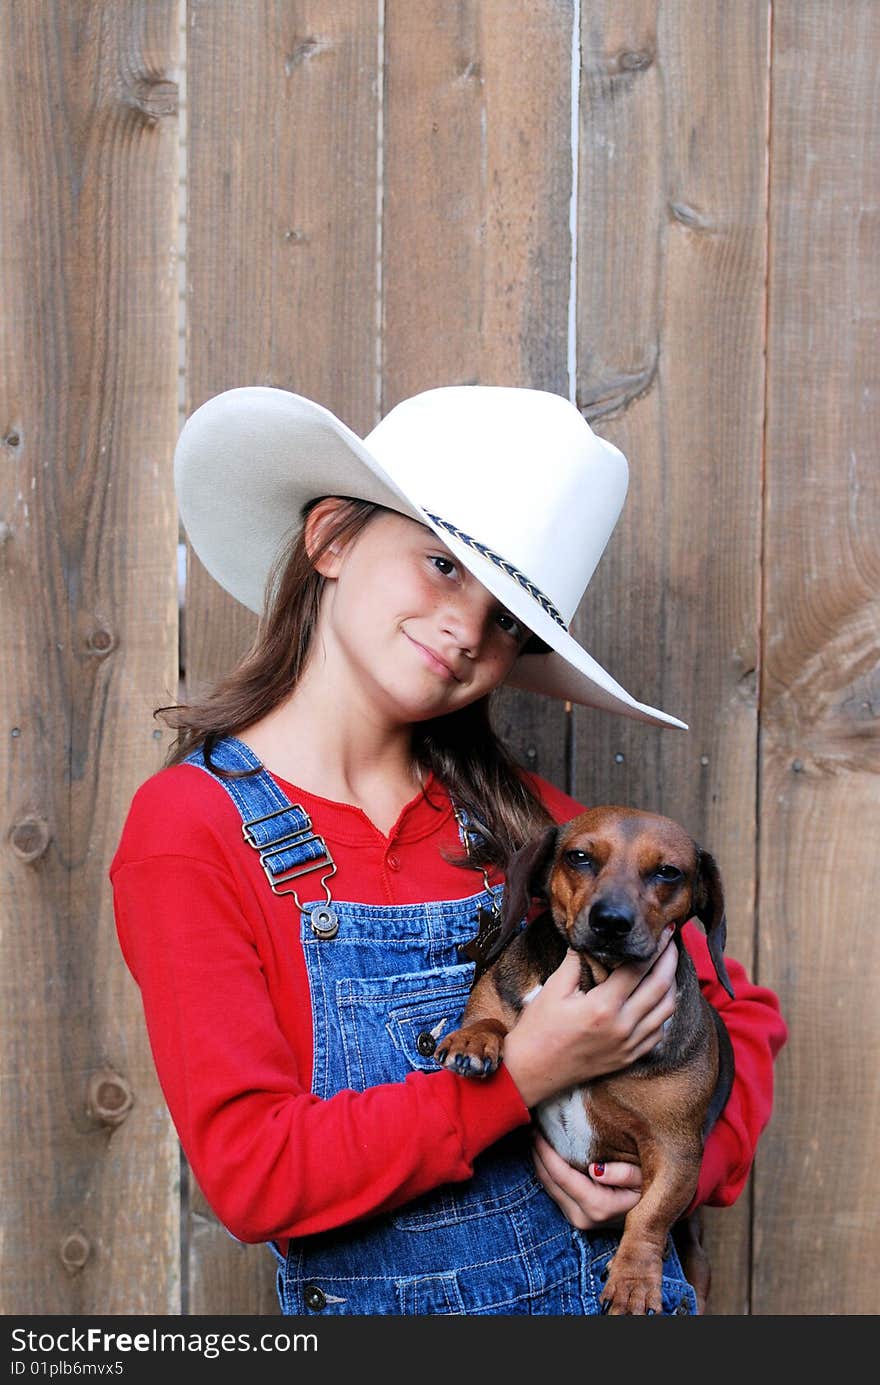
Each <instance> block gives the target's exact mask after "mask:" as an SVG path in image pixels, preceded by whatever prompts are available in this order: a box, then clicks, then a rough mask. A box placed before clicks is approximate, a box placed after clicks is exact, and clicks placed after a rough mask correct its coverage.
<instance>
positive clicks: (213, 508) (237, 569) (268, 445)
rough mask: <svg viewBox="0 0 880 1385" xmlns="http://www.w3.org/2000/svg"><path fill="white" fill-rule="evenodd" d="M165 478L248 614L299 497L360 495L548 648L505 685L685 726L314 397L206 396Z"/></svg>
mask: <svg viewBox="0 0 880 1385" xmlns="http://www.w3.org/2000/svg"><path fill="white" fill-rule="evenodd" d="M249 463H250V464H251V465H249ZM257 463H258V464H257ZM174 479H175V486H176V489H177V497H178V504H179V507H180V517H181V520H182V522H183V525H184V528H185V530H186V532H187V535H188V537H189V540H190V542H191V544H192V546H193V549H194V550H195V552H196V554H197V555H198V557H199V559H200V561H201V562H202V564H203V565H204V567H205V568H206V569H207V571H208V572H209V573H210V575H211V576H212V577H213V578H214V579H215V580H216V581H217V582H218V583H219V584H220V586H221V587H223V588H224V589H225V590H226V591H228V592H229V593H230V595H232V596H233V597H235V599H236V600H237V601H240V602H241V603H242V605H244V606H246V607H247V608H248V609H249V610H251V611H254V612H255V613H257V614H259V613H260V612H261V611H262V610H263V607H264V603H265V601H266V599H267V597H268V595H269V593H268V592H267V591H266V582H267V577H268V574H269V570H270V567H271V564H272V562H273V559H274V558H275V556H276V555H277V553H278V552H279V550H280V548H281V545H282V544H283V543H284V542H285V541H286V540H287V539H288V538H289V537H290V534H291V531H292V530H295V529H298V528H299V526H300V524H301V522H302V511H303V507H304V506H305V505H307V504H308V503H309V502H310V501H313V500H316V499H318V498H320V497H321V496H326V495H339V496H351V497H354V498H357V499H362V500H369V501H372V502H374V503H375V504H378V505H383V506H386V507H387V508H389V509H392V510H396V511H398V512H399V513H400V514H403V515H406V516H407V517H408V518H410V519H414V520H416V521H417V522H418V523H420V524H424V525H425V526H426V527H427V528H429V529H431V530H432V531H433V532H434V533H435V534H436V535H437V537H438V539H440V541H441V542H442V544H443V545H444V546H445V547H446V548H448V549H449V551H450V552H451V553H452V554H453V555H454V557H456V558H457V559H458V560H459V562H461V563H462V564H463V565H464V566H465V567H466V568H467V570H468V571H469V572H471V573H472V574H473V576H474V577H476V578H477V580H478V581H479V582H481V583H482V584H483V586H485V587H486V588H487V589H488V590H489V591H491V593H492V594H493V596H495V597H497V599H498V600H499V601H500V602H501V603H502V605H503V606H505V607H506V609H507V610H508V611H510V612H511V614H512V615H514V616H515V617H516V619H517V620H519V621H521V622H522V623H523V624H524V625H525V626H526V627H527V628H528V629H529V630H531V631H532V633H533V634H534V635H536V636H537V637H538V638H539V639H540V640H542V641H543V642H544V643H545V644H546V645H548V646H549V647H550V652H549V653H547V654H522V655H520V657H519V659H517V661H516V663H515V665H514V667H513V669H512V671H511V673H510V675H509V676H508V679H507V682H508V683H509V684H510V685H511V686H513V687H518V688H524V689H527V690H530V691H532V692H539V693H544V694H546V695H547V696H550V697H556V698H562V699H565V700H567V701H571V702H577V703H580V704H583V705H586V706H593V707H601V708H605V709H607V710H609V711H614V712H618V713H622V714H623V715H625V716H628V717H632V718H634V719H636V720H640V721H645V722H648V723H650V724H653V725H657V726H675V727H679V728H681V729H682V730H687V726H686V723H685V722H683V721H679V720H678V718H676V717H673V716H670V715H669V714H668V713H666V712H662V711H660V710H659V709H657V708H655V707H650V706H647V705H646V704H645V703H641V702H638V701H637V700H636V699H635V698H634V697H632V696H631V695H630V694H629V693H628V692H627V691H626V689H625V688H623V687H621V685H620V684H619V683H617V682H616V681H615V679H613V678H612V677H611V675H610V674H609V673H607V672H606V670H605V669H603V668H602V667H601V665H600V664H598V663H597V662H596V660H595V659H593V658H592V657H591V655H589V654H588V653H587V651H586V650H585V649H583V648H582V647H581V646H580V645H579V644H578V643H577V641H576V640H575V639H573V638H572V636H571V635H569V634H568V631H567V630H566V629H565V627H564V626H562V625H560V624H559V623H558V622H557V621H556V620H554V618H553V617H552V616H551V615H550V614H548V613H547V611H545V610H544V609H543V608H542V607H541V606H540V605H539V604H538V603H537V602H536V601H535V600H533V599H532V598H531V597H530V596H529V594H528V592H527V591H526V590H524V588H523V586H522V585H521V584H520V583H518V582H517V581H516V580H514V578H512V577H511V576H510V575H509V574H508V573H507V572H506V571H505V570H504V567H503V566H501V564H500V563H499V562H498V561H493V558H492V557H489V556H485V554H484V553H481V552H480V551H479V550H478V549H477V548H475V547H473V546H472V545H471V544H468V543H466V542H464V541H463V540H462V539H460V538H458V537H457V536H456V535H455V534H454V533H451V532H450V531H449V530H448V528H446V527H441V526H440V525H438V524H436V523H435V522H434V520H433V519H432V517H431V516H430V515H429V514H428V513H427V512H426V511H425V510H423V509H422V507H421V506H420V505H418V504H416V503H415V502H414V501H413V500H412V499H411V498H410V496H408V495H407V494H406V493H405V492H404V490H403V489H402V488H401V487H400V486H399V485H398V484H397V483H396V482H395V480H394V479H393V477H391V476H390V475H389V474H388V473H387V471H386V470H385V469H384V468H383V467H382V465H381V464H380V462H379V461H378V460H377V458H376V457H375V456H374V455H373V454H372V453H371V451H370V449H369V447H368V446H367V445H366V444H365V442H364V440H363V439H361V438H360V437H358V435H357V434H356V433H355V432H353V431H352V429H350V428H349V427H348V426H347V425H346V424H344V423H343V422H342V421H341V420H340V419H338V418H337V417H336V415H335V414H333V413H332V412H331V411H330V410H329V409H327V408H325V407H324V406H323V405H321V404H317V403H315V402H314V401H313V400H311V399H307V398H305V397H304V396H302V395H298V394H293V393H291V392H289V391H287V390H281V389H276V388H274V387H271V386H263V385H247V386H242V387H239V388H236V389H231V390H226V391H224V392H223V393H222V394H219V395H215V396H214V397H213V398H211V399H209V400H207V401H206V403H204V404H202V405H201V407H200V408H198V409H196V410H195V412H194V413H193V414H192V415H191V416H190V417H189V418H188V419H187V421H186V423H185V424H184V427H183V430H182V432H181V434H180V438H179V440H178V444H177V448H176V450H175V455H174ZM496 556H497V555H496Z"/></svg>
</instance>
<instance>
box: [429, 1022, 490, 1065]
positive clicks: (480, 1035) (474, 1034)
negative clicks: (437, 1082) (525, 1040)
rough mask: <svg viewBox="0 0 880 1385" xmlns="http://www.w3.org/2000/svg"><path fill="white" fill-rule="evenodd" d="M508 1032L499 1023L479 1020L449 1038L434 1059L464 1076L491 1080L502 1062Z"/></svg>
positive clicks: (456, 1031)
mask: <svg viewBox="0 0 880 1385" xmlns="http://www.w3.org/2000/svg"><path fill="white" fill-rule="evenodd" d="M505 1033H506V1030H505V1029H504V1028H503V1026H502V1025H500V1024H499V1023H498V1021H497V1020H479V1021H477V1023H475V1024H468V1025H465V1027H464V1028H463V1029H456V1030H455V1031H454V1032H453V1033H452V1034H450V1035H448V1036H447V1037H446V1038H445V1039H443V1040H442V1041H441V1044H440V1047H439V1048H438V1049H437V1052H436V1054H435V1055H434V1056H435V1058H436V1059H437V1062H438V1063H440V1064H441V1065H442V1066H443V1067H444V1068H451V1069H452V1071H453V1072H458V1073H461V1075H462V1077H488V1076H489V1074H490V1073H492V1072H495V1070H496V1068H497V1067H498V1065H499V1064H500V1062H501V1055H502V1052H503V1049H504V1035H505Z"/></svg>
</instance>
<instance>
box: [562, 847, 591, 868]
mask: <svg viewBox="0 0 880 1385" xmlns="http://www.w3.org/2000/svg"><path fill="white" fill-rule="evenodd" d="M565 859H566V861H567V862H568V864H569V865H570V866H574V868H575V870H592V869H593V858H592V856H591V855H590V854H589V852H588V851H578V850H577V849H573V850H572V851H566V853H565Z"/></svg>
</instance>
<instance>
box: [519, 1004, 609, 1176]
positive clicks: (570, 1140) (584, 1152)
mask: <svg viewBox="0 0 880 1385" xmlns="http://www.w3.org/2000/svg"><path fill="white" fill-rule="evenodd" d="M541 989H542V987H541V986H535V987H534V988H533V989H532V990H531V991H529V992H528V994H527V995H524V996H523V998H522V1003H523V1005H528V1003H529V1001H530V1000H534V998H535V996H536V995H537V994H538V992H539V991H540V990H541ZM586 1096H587V1092H586V1088H584V1087H574V1088H572V1090H571V1091H568V1092H560V1093H558V1095H556V1096H551V1097H548V1098H547V1100H546V1101H541V1102H539V1103H538V1105H537V1106H536V1107H535V1120H536V1121H537V1123H538V1125H539V1126H540V1128H541V1133H542V1134H543V1135H544V1138H545V1139H546V1140H547V1142H548V1143H549V1144H551V1145H552V1146H553V1148H554V1149H555V1150H556V1153H557V1154H559V1155H561V1157H562V1158H563V1159H565V1160H566V1161H567V1162H568V1163H569V1164H574V1166H575V1168H581V1169H585V1168H586V1166H587V1164H588V1163H589V1161H590V1159H591V1158H592V1157H593V1155H592V1145H593V1127H592V1126H591V1125H590V1119H589V1116H588V1115H587V1107H586Z"/></svg>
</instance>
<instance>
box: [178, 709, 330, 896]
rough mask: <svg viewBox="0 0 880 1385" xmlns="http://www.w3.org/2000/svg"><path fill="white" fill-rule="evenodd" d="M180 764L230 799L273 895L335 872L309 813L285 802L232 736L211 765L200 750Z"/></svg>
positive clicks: (215, 753) (218, 749) (219, 745)
mask: <svg viewBox="0 0 880 1385" xmlns="http://www.w3.org/2000/svg"><path fill="white" fill-rule="evenodd" d="M182 763H183V764H185V765H197V766H198V768H199V769H202V770H204V771H205V773H206V774H210V776H211V778H212V779H213V780H215V782H216V783H218V784H220V785H221V786H222V787H223V788H224V789H225V790H226V792H227V793H228V794H229V797H230V798H231V799H232V801H233V803H234V804H235V806H236V808H237V809H238V812H239V815H240V817H241V823H242V826H241V830H242V835H243V836H244V839H245V841H246V842H247V843H248V844H249V845H250V846H252V847H253V848H254V849H255V850H256V851H257V852H258V853H259V857H260V864H261V865H262V867H263V870H264V872H265V874H266V879H267V880H268V881H269V884H270V886H271V887H272V889H273V890H274V892H275V894H279V895H280V894H293V895H294V898H295V897H296V896H295V892H294V890H293V888H292V887H291V888H282V887H283V886H288V885H289V882H290V881H292V880H295V879H296V878H297V876H299V875H305V874H306V873H307V872H308V871H312V870H319V869H320V868H321V867H324V868H325V877H324V878H325V879H328V878H329V877H330V876H331V875H332V874H333V873H334V871H335V870H336V866H335V864H334V861H333V858H332V856H331V855H330V853H329V851H328V850H327V846H326V843H325V842H324V839H323V837H319V836H318V835H317V834H316V833H315V832H314V830H313V828H312V820H311V818H310V817H309V815H308V813H307V812H306V811H305V809H304V808H303V807H302V805H301V804H299V803H291V802H290V799H289V798H288V797H287V795H286V794H285V793H284V792H283V791H282V789H281V788H280V787H279V785H278V784H276V782H275V780H274V779H273V778H272V776H271V774H269V772H268V770H267V769H265V768H264V767H263V764H262V761H261V760H259V759H258V758H257V756H256V755H255V754H254V752H253V751H252V750H251V748H250V746H247V745H245V744H244V742H243V741H240V740H238V738H237V737H236V736H224V737H223V738H222V740H219V741H218V742H217V743H216V745H215V746H214V747H213V749H212V751H211V764H210V765H209V764H208V763H207V762H206V760H205V754H204V746H203V745H201V746H198V747H197V748H196V749H195V750H193V751H192V752H191V754H189V755H187V757H186V759H185V760H183V761H182ZM217 769H226V770H253V771H255V772H254V773H252V774H247V775H245V776H244V777H242V778H240V779H232V778H229V777H228V776H227V775H224V774H217V773H216V770H217ZM325 889H326V886H325ZM328 893H329V892H328Z"/></svg>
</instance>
